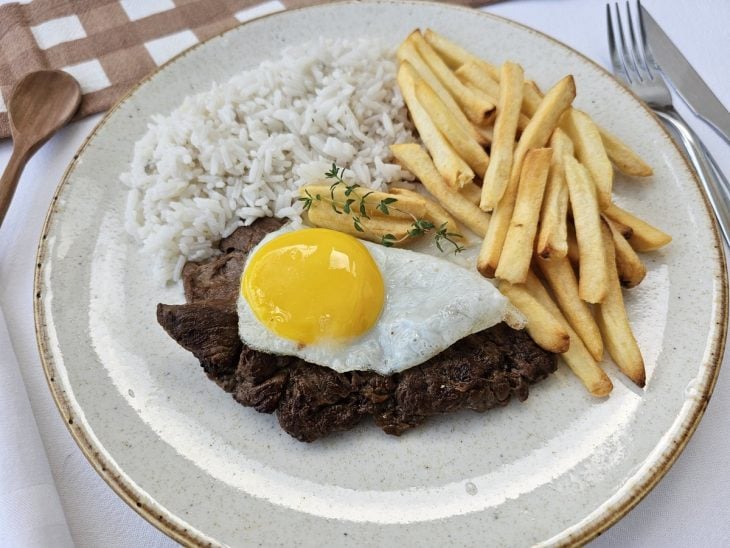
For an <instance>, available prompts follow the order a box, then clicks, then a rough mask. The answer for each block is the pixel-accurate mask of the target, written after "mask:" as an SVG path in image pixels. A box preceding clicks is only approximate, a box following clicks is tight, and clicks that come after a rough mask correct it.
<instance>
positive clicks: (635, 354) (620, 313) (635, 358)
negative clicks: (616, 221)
mask: <svg viewBox="0 0 730 548" xmlns="http://www.w3.org/2000/svg"><path fill="white" fill-rule="evenodd" d="M601 236H602V239H603V245H604V249H605V253H606V262H607V263H608V265H609V269H608V270H609V281H608V293H607V295H606V298H605V299H604V300H603V302H602V303H601V304H600V305H598V307H596V322H597V323H598V327H599V328H600V329H601V333H602V334H603V341H604V343H605V345H606V350H608V353H609V354H610V355H611V358H613V361H614V362H616V365H618V367H619V369H620V370H621V371H622V372H623V373H624V374H625V375H626V376H627V377H629V378H630V379H631V380H632V381H633V382H634V383H635V384H636V385H637V386H639V387H643V386H644V384H645V382H646V372H645V370H644V359H643V358H642V357H641V351H640V350H639V345H638V344H637V343H636V338H635V337H634V334H633V333H632V331H631V326H630V325H629V318H628V316H627V315H626V308H625V306H624V299H623V295H622V294H621V284H620V283H619V279H618V272H617V270H616V254H615V251H614V244H613V237H612V236H611V230H610V229H609V228H608V226H606V224H605V223H601Z"/></svg>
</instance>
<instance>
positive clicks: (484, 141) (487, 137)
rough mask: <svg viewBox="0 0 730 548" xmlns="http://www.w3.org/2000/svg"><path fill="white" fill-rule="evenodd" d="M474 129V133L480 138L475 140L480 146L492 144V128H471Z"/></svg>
mask: <svg viewBox="0 0 730 548" xmlns="http://www.w3.org/2000/svg"><path fill="white" fill-rule="evenodd" d="M472 127H473V128H474V131H476V132H477V133H478V134H479V136H480V138H479V139H477V141H478V142H479V144H480V145H488V144H489V143H491V142H492V140H493V139H494V126H488V127H477V126H472Z"/></svg>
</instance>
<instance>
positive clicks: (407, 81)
mask: <svg viewBox="0 0 730 548" xmlns="http://www.w3.org/2000/svg"><path fill="white" fill-rule="evenodd" d="M418 81H419V78H418V75H417V74H416V72H415V69H413V67H412V66H411V65H410V63H408V62H403V63H401V66H400V68H399V69H398V86H399V87H400V90H401V93H402V94H403V99H404V100H405V102H406V105H407V106H408V111H409V112H410V113H411V119H412V120H413V124H414V125H415V126H416V129H418V134H419V136H420V137H421V140H422V141H423V144H424V145H426V148H427V149H428V151H429V152H430V153H431V156H432V157H433V161H434V163H435V164H436V169H438V171H439V173H440V174H441V175H442V176H443V178H444V179H445V180H446V182H447V183H448V184H449V185H450V186H452V187H454V188H462V187H463V186H464V185H465V184H467V183H470V182H471V181H473V180H474V172H473V171H472V169H471V168H470V167H469V165H468V164H467V163H466V162H465V161H464V160H462V159H461V157H460V156H459V155H458V154H457V153H456V152H455V151H454V149H453V148H452V146H451V145H450V144H449V142H448V141H447V140H446V138H445V137H444V136H443V135H442V134H441V132H440V131H439V130H438V128H437V127H436V125H435V124H434V123H433V121H432V120H431V117H430V116H429V115H428V112H427V111H426V109H424V108H423V105H421V103H420V101H419V100H418V98H417V97H416V82H418Z"/></svg>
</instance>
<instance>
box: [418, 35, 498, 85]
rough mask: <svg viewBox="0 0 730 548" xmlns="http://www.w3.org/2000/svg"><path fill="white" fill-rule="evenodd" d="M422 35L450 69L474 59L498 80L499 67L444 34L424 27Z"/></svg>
mask: <svg viewBox="0 0 730 548" xmlns="http://www.w3.org/2000/svg"><path fill="white" fill-rule="evenodd" d="M423 37H424V38H425V40H426V42H428V43H429V44H431V46H432V47H433V49H435V50H436V51H437V52H438V54H439V55H440V56H441V58H442V59H443V60H444V62H445V63H446V64H447V65H449V66H450V67H451V68H452V69H457V68H458V67H459V66H461V65H463V64H464V63H468V62H470V61H474V62H477V63H480V64H481V65H482V67H483V69H484V70H485V71H486V72H487V74H488V75H489V76H490V77H491V78H493V79H494V80H499V68H497V67H496V66H494V65H492V64H490V63H488V62H487V61H484V60H483V59H480V58H479V57H477V56H476V55H473V54H472V53H469V52H468V51H467V50H465V49H464V48H462V47H461V46H459V45H457V44H455V43H454V42H452V41H451V40H449V39H448V38H446V37H445V36H442V35H441V34H439V33H437V32H436V31H434V30H432V29H426V30H425V32H424V33H423ZM495 96H496V94H495Z"/></svg>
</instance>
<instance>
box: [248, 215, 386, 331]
mask: <svg viewBox="0 0 730 548" xmlns="http://www.w3.org/2000/svg"><path fill="white" fill-rule="evenodd" d="M241 293H242V294H243V297H244V298H245V299H246V301H247V302H248V304H249V306H250V307H251V310H252V311H253V313H254V315H255V316H256V318H257V319H258V320H259V321H260V322H261V323H263V324H264V325H265V326H266V327H268V328H269V329H270V330H271V331H273V332H274V333H276V334H277V335H279V336H281V337H284V338H287V339H289V340H293V341H296V342H298V343H300V344H305V345H306V344H311V343H314V342H318V341H333V342H337V341H347V340H349V339H353V338H355V337H358V336H359V335H362V334H363V333H365V332H366V331H368V330H369V329H370V328H372V326H373V325H374V324H375V322H376V321H377V319H378V316H379V315H380V311H381V309H382V307H383V301H384V299H385V289H384V284H383V277H382V275H381V273H380V270H379V269H378V266H377V264H376V263H375V261H374V260H373V258H372V256H371V255H370V253H369V252H368V250H367V248H366V247H365V246H364V245H363V244H362V243H361V242H360V241H358V240H357V238H353V237H352V236H350V235H348V234H343V233H342V232H337V231H335V230H328V229H325V228H307V229H303V230H297V231H293V232H288V233H286V234H282V235H281V236H277V237H276V238H274V239H272V240H271V241H269V242H267V243H265V244H264V245H262V246H261V247H259V249H258V250H257V251H256V253H255V254H254V255H253V256H252V257H251V259H250V260H249V262H248V265H247V266H246V270H245V272H244V273H243V277H242V278H241Z"/></svg>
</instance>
